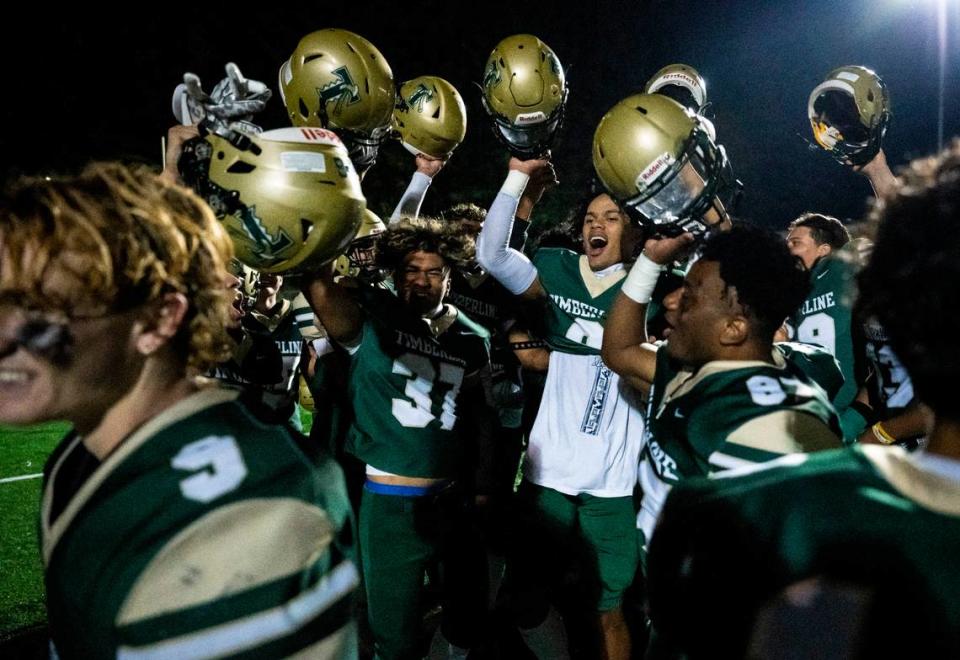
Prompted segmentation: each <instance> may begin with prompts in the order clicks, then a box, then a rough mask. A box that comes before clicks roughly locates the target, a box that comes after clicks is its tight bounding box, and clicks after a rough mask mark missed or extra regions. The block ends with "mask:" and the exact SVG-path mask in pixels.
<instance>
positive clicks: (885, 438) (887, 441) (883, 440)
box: [870, 422, 897, 445]
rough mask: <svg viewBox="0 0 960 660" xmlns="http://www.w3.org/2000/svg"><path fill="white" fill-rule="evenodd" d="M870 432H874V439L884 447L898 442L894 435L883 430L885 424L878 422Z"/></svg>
mask: <svg viewBox="0 0 960 660" xmlns="http://www.w3.org/2000/svg"><path fill="white" fill-rule="evenodd" d="M870 430H871V431H873V437H875V438H876V439H877V442H879V443H880V444H883V445H892V444H893V443H895V442H896V441H897V439H896V438H894V437H893V436H892V435H890V434H889V433H887V430H886V429H885V428H883V424H881V423H880V422H877V423H876V424H874V425H873V426H871V427H870Z"/></svg>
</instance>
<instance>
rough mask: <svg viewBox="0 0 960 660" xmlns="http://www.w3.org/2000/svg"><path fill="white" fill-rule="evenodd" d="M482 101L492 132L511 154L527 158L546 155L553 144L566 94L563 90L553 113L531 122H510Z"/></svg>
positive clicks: (561, 116) (565, 101)
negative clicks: (489, 119) (490, 121)
mask: <svg viewBox="0 0 960 660" xmlns="http://www.w3.org/2000/svg"><path fill="white" fill-rule="evenodd" d="M482 102H483V108H484V110H486V111H487V114H489V115H490V117H491V119H493V123H492V128H493V134H494V135H495V136H496V137H497V139H498V140H499V141H500V142H501V143H502V144H503V145H504V146H505V147H507V149H508V150H509V151H510V154H511V155H513V156H516V157H517V158H520V159H521V160H529V159H531V158H539V157H542V156H544V155H546V153H547V152H548V151H550V148H551V147H552V146H553V144H554V141H555V139H556V136H557V134H558V133H559V131H560V127H561V126H562V125H563V116H564V109H565V108H566V105H567V94H566V91H565V92H564V97H563V101H562V102H561V103H560V105H559V106H557V109H556V110H555V111H554V113H553V115H551V116H550V117H547V118H546V119H542V120H537V121H535V122H531V123H521V122H520V121H518V122H511V121H510V120H509V119H507V118H506V117H504V116H503V115H498V114H496V113H494V112H493V111H492V110H491V109H490V107H489V106H488V105H487V102H486V99H482ZM540 114H542V113H540Z"/></svg>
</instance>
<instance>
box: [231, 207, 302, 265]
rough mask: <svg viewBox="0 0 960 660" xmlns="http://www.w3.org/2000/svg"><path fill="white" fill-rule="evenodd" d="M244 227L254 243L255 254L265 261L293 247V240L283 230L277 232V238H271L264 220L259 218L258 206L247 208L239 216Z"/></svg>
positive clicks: (244, 230)
mask: <svg viewBox="0 0 960 660" xmlns="http://www.w3.org/2000/svg"><path fill="white" fill-rule="evenodd" d="M237 216H238V217H239V218H240V222H241V224H242V226H243V232H244V233H245V234H246V235H247V238H249V239H250V240H251V241H253V244H254V247H253V253H254V254H256V255H257V256H258V257H262V258H264V259H272V258H274V257H276V256H277V255H279V254H280V253H282V252H284V251H285V250H287V249H288V248H290V247H291V246H292V245H293V239H291V238H290V237H289V236H288V235H287V233H286V232H284V231H283V230H282V229H278V230H277V234H276V236H271V235H270V232H268V231H267V228H266V227H264V226H263V220H261V219H260V218H259V217H258V216H257V205H256V204H253V205H251V206H245V207H244V208H242V209H241V210H240V212H239V213H238V214H237Z"/></svg>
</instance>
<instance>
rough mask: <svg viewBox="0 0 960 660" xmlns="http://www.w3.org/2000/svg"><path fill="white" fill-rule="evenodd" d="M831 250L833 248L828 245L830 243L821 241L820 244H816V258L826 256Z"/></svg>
mask: <svg viewBox="0 0 960 660" xmlns="http://www.w3.org/2000/svg"><path fill="white" fill-rule="evenodd" d="M831 252H833V248H832V247H830V244H829V243H821V244H820V245H818V246H817V258H818V259H822V258H824V257H825V256H827V255H828V254H830V253H831Z"/></svg>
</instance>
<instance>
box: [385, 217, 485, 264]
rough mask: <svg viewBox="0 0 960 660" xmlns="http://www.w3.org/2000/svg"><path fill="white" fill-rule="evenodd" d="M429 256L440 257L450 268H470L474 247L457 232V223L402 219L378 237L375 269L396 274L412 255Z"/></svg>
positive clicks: (466, 237)
mask: <svg viewBox="0 0 960 660" xmlns="http://www.w3.org/2000/svg"><path fill="white" fill-rule="evenodd" d="M418 251H421V252H431V253H433V254H438V255H440V256H441V257H443V259H444V261H446V262H447V264H449V265H450V266H452V267H453V268H456V269H459V270H463V269H466V268H469V267H470V264H471V263H472V262H473V260H474V258H475V255H476V244H475V243H474V241H473V239H472V238H470V237H469V236H466V235H464V234H463V233H461V232H460V231H459V223H454V224H445V223H443V222H441V221H440V220H438V219H436V218H428V217H424V216H421V217H419V218H402V219H401V220H399V221H397V222H395V223H393V224H392V225H390V226H389V227H388V228H387V231H385V232H383V233H382V234H380V236H379V237H378V240H377V257H376V259H377V265H378V266H380V267H381V268H385V269H389V270H390V272H395V271H396V270H397V268H399V267H400V266H401V264H402V263H403V258H404V257H406V256H407V255H408V254H410V253H411V252H418Z"/></svg>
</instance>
